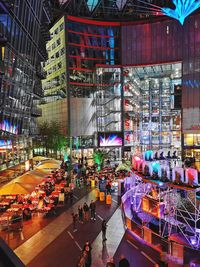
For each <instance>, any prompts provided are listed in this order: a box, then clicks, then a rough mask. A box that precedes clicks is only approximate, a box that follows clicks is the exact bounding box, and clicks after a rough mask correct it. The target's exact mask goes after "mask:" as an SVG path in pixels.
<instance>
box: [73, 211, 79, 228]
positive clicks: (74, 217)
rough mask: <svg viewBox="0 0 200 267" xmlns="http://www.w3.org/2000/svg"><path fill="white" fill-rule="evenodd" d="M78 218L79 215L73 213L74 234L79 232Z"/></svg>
mask: <svg viewBox="0 0 200 267" xmlns="http://www.w3.org/2000/svg"><path fill="white" fill-rule="evenodd" d="M77 217H78V215H77V214H75V213H72V220H73V232H76V231H77V228H76V222H77Z"/></svg>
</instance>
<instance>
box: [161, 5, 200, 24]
mask: <svg viewBox="0 0 200 267" xmlns="http://www.w3.org/2000/svg"><path fill="white" fill-rule="evenodd" d="M172 2H173V4H174V5H175V9H171V8H168V7H163V8H162V12H163V14H165V15H166V16H168V17H172V18H174V19H177V20H178V21H179V22H180V23H181V24H182V25H183V24H184V21H185V19H186V17H188V16H189V15H190V14H191V13H193V12H194V11H195V10H197V9H198V8H199V7H200V0H172Z"/></svg>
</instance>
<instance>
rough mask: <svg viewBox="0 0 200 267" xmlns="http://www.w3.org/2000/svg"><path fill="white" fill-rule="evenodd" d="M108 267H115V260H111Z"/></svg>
mask: <svg viewBox="0 0 200 267" xmlns="http://www.w3.org/2000/svg"><path fill="white" fill-rule="evenodd" d="M106 267H115V264H114V260H113V258H110V260H109V261H108V262H107V264H106Z"/></svg>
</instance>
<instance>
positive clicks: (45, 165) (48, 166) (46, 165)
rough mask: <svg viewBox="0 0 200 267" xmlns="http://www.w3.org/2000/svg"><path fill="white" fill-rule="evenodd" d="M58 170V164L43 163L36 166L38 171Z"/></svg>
mask: <svg viewBox="0 0 200 267" xmlns="http://www.w3.org/2000/svg"><path fill="white" fill-rule="evenodd" d="M59 168H60V164H58V163H49V162H46V163H43V164H41V165H40V166H38V169H59Z"/></svg>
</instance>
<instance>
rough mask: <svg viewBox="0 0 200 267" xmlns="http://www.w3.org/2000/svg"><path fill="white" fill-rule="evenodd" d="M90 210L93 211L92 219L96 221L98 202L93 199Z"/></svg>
mask: <svg viewBox="0 0 200 267" xmlns="http://www.w3.org/2000/svg"><path fill="white" fill-rule="evenodd" d="M90 212H91V220H94V221H96V218H95V214H96V204H95V202H93V200H91V203H90Z"/></svg>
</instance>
